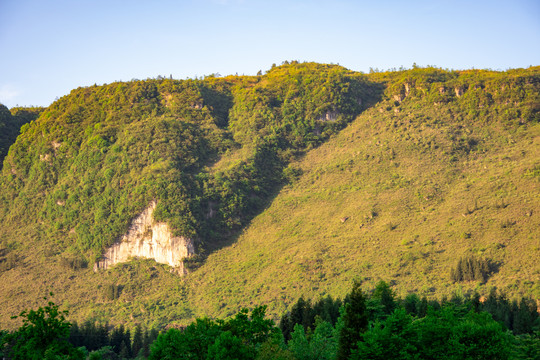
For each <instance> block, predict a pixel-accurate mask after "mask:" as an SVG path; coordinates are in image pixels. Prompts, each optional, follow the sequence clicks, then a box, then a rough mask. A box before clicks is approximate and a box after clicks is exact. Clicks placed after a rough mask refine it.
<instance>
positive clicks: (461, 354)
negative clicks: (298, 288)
mask: <svg viewBox="0 0 540 360" xmlns="http://www.w3.org/2000/svg"><path fill="white" fill-rule="evenodd" d="M51 295H53V294H51ZM44 299H45V300H46V298H44ZM67 315H68V314H67V312H66V311H61V310H59V307H58V306H57V305H55V304H54V303H53V302H51V301H49V302H48V305H46V306H45V307H40V308H39V309H38V310H29V311H23V312H22V313H21V314H20V315H19V317H21V318H22V319H23V320H22V321H23V325H22V326H21V327H20V328H19V329H18V330H15V331H12V332H0V336H1V337H0V356H4V357H5V358H6V359H60V358H62V359H94V360H98V359H155V360H158V359H171V360H172V359H209V360H210V359H212V360H214V359H246V360H247V359H291V360H294V359H296V360H312V359H319V360H323V359H324V360H332V359H338V360H341V359H343V360H346V359H355V360H356V359H359V360H360V359H381V360H383V359H486V360H487V359H537V358H538V357H540V337H539V336H538V335H539V333H540V331H539V329H540V319H539V318H540V317H539V315H538V312H537V309H536V304H535V302H534V301H532V300H531V299H525V298H523V299H521V301H519V302H517V301H513V302H510V301H508V299H507V298H506V296H505V295H504V294H498V293H497V292H496V291H493V292H492V293H490V294H489V296H488V297H487V298H482V297H480V295H479V294H477V293H476V294H468V295H466V296H464V295H462V294H461V295H460V294H455V295H454V296H453V297H452V298H450V299H443V300H441V301H428V300H427V299H426V298H425V297H424V298H419V297H418V295H417V294H414V293H410V294H409V295H408V296H407V297H406V298H404V299H400V298H397V297H396V296H395V294H394V293H393V291H392V290H391V288H390V286H389V285H388V284H387V283H385V282H384V281H381V282H380V283H379V284H377V287H376V288H375V289H374V291H372V292H370V293H366V292H364V291H363V290H362V287H361V283H360V282H359V281H355V282H354V283H353V286H352V289H351V292H350V293H349V294H347V296H346V297H345V298H344V299H335V300H334V299H332V297H330V296H327V297H324V298H321V299H320V300H318V301H316V302H313V303H312V302H311V301H310V300H304V299H303V298H302V297H301V298H300V299H298V301H297V302H296V303H295V304H294V306H293V307H292V308H291V311H289V312H287V313H285V314H284V315H283V316H282V317H281V320H280V322H279V324H276V323H275V322H274V321H273V320H272V319H270V318H268V317H267V316H266V306H257V307H255V308H253V309H252V310H251V311H250V310H249V309H247V308H244V309H241V310H240V311H239V312H238V313H237V314H236V315H234V316H233V317H230V318H228V319H212V318H208V317H204V318H198V319H196V320H195V321H193V322H192V323H191V324H189V325H188V326H186V327H182V328H176V327H171V328H165V329H162V330H161V331H159V332H158V331H157V330H156V329H152V330H150V331H149V330H147V329H144V330H143V329H142V328H141V327H140V326H137V327H136V328H135V329H133V335H132V334H131V332H130V330H129V329H125V328H124V326H123V325H121V326H119V327H116V328H114V329H112V330H110V328H109V326H108V325H107V324H95V323H92V322H85V323H84V324H82V325H80V326H79V325H77V324H76V323H75V324H71V323H69V322H68V321H67V320H66V316H67Z"/></svg>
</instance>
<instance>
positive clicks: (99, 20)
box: [0, 0, 540, 108]
mask: <svg viewBox="0 0 540 360" xmlns="http://www.w3.org/2000/svg"><path fill="white" fill-rule="evenodd" d="M285 60H289V61H290V60H298V61H315V62H320V63H333V64H340V65H342V66H344V67H346V68H348V69H351V70H355V71H362V72H369V71H370V68H372V69H380V70H387V69H392V68H400V67H402V66H403V67H405V68H410V67H411V66H412V64H413V63H416V64H417V65H419V66H427V65H433V66H437V67H440V68H445V69H457V70H459V69H471V68H475V69H493V70H506V69H509V68H521V67H529V66H531V65H533V66H535V65H540V1H539V0H508V1H499V0H489V1H486V0H467V1H462V0H455V1H450V0H447V1H442V0H441V1H439V0H426V1H423V0H418V1H416V0H409V1H398V0H370V1H364V0H357V1H354V0H329V1H322V0H321V1H319V0H311V1H308V0H286V1H282V0H268V1H262V0H176V1H172V0H145V1H139V0H129V1H128V0H125V1H121V0H47V1H43V0H0V103H2V104H4V105H6V106H7V107H10V108H11V107H13V106H17V105H18V106H48V105H50V104H51V103H52V102H53V101H54V100H55V99H56V98H59V97H62V96H64V95H66V94H69V92H70V91H71V90H72V89H75V88H78V87H81V86H90V85H93V84H98V85H101V84H106V83H111V82H114V81H120V80H121V81H129V80H132V79H146V78H155V77H157V76H167V77H169V76H171V75H172V77H173V78H175V79H185V78H194V77H201V76H205V75H210V74H221V75H230V74H233V75H234V74H237V73H238V74H239V75H242V74H245V75H255V74H256V73H257V72H258V71H259V70H262V71H263V72H264V71H266V70H268V69H270V68H271V66H272V64H277V65H279V64H281V63H282V62H283V61H285Z"/></svg>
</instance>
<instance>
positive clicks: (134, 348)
mask: <svg viewBox="0 0 540 360" xmlns="http://www.w3.org/2000/svg"><path fill="white" fill-rule="evenodd" d="M142 348H143V333H142V330H141V327H140V325H137V327H136V328H135V333H134V334H133V344H132V345H131V352H132V354H133V357H136V356H138V355H139V352H140V351H141V350H142Z"/></svg>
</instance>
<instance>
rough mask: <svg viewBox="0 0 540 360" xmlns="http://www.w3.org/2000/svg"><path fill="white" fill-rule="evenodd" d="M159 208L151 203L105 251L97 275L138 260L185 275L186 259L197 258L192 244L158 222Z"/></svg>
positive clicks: (97, 264) (95, 269) (154, 202)
mask: <svg viewBox="0 0 540 360" xmlns="http://www.w3.org/2000/svg"><path fill="white" fill-rule="evenodd" d="M156 205H157V203H156V201H152V202H151V203H150V205H149V206H148V208H146V209H145V210H144V211H143V212H142V213H141V214H140V215H139V216H137V217H136V218H135V219H133V221H132V223H131V226H130V227H129V230H128V232H127V233H126V234H125V235H124V236H122V239H121V240H120V241H119V242H117V243H115V244H114V245H112V246H111V247H110V248H108V249H107V250H106V251H105V253H104V254H103V257H102V259H101V260H99V261H98V262H97V263H96V264H95V265H94V271H98V270H99V269H107V268H109V267H111V266H113V265H115V264H118V263H122V262H126V261H128V260H130V259H131V258H137V257H139V258H147V259H154V260H155V261H156V262H158V263H162V264H167V265H170V266H172V267H173V268H174V269H175V270H176V271H177V272H178V273H179V274H184V273H185V269H184V264H183V259H184V258H186V257H190V256H192V255H194V254H195V249H194V246H193V241H192V240H191V239H188V238H185V237H182V236H173V235H172V233H171V230H170V229H169V226H168V225H167V224H166V223H163V222H155V221H154V217H153V213H154V210H155V208H156Z"/></svg>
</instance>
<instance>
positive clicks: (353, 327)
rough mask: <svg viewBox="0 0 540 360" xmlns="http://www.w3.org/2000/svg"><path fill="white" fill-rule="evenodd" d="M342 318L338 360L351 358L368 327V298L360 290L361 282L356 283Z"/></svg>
mask: <svg viewBox="0 0 540 360" xmlns="http://www.w3.org/2000/svg"><path fill="white" fill-rule="evenodd" d="M341 316H342V319H341V321H342V327H341V329H340V332H339V345H338V356H337V359H338V360H346V359H348V358H349V356H350V354H351V352H352V350H353V349H356V345H357V343H358V341H360V340H361V338H362V333H364V332H365V331H366V330H367V327H368V315H367V307H366V298H365V297H364V294H363V293H362V289H361V288H360V282H359V281H356V280H355V281H354V283H353V288H352V291H351V293H350V295H349V302H348V303H347V304H346V305H345V307H344V311H343V314H342V315H341Z"/></svg>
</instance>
